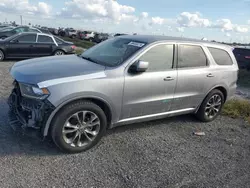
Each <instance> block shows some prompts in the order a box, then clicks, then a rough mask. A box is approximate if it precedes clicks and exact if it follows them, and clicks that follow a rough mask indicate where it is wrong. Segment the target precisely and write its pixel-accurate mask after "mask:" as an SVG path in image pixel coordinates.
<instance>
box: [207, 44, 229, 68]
mask: <svg viewBox="0 0 250 188" xmlns="http://www.w3.org/2000/svg"><path fill="white" fill-rule="evenodd" d="M208 49H209V51H210V53H211V54H212V56H213V58H214V61H215V62H216V64H218V65H232V64H233V61H232V59H231V57H230V56H229V54H228V53H227V52H226V51H225V50H222V49H218V48H210V47H209V48H208Z"/></svg>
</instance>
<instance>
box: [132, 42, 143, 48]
mask: <svg viewBox="0 0 250 188" xmlns="http://www.w3.org/2000/svg"><path fill="white" fill-rule="evenodd" d="M128 45H130V46H136V47H139V48H141V47H143V46H144V45H145V43H140V42H130V43H128Z"/></svg>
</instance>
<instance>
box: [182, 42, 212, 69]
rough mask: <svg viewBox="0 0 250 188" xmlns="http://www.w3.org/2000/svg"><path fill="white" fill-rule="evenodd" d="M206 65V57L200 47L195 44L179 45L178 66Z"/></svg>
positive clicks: (193, 66)
mask: <svg viewBox="0 0 250 188" xmlns="http://www.w3.org/2000/svg"><path fill="white" fill-rule="evenodd" d="M204 66H207V57H206V55H205V53H204V51H203V49H202V48H201V46H196V45H186V44H185V45H184V44H181V45H179V50H178V68H195V67H204Z"/></svg>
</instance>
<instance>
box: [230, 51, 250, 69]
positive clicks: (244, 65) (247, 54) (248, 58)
mask: <svg viewBox="0 0 250 188" xmlns="http://www.w3.org/2000/svg"><path fill="white" fill-rule="evenodd" d="M233 53H234V55H235V57H236V60H237V62H238V65H239V68H241V69H248V70H250V48H243V47H235V48H234V50H233Z"/></svg>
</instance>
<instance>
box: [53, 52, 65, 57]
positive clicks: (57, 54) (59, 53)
mask: <svg viewBox="0 0 250 188" xmlns="http://www.w3.org/2000/svg"><path fill="white" fill-rule="evenodd" d="M55 55H56V56H59V55H64V53H63V52H62V51H57V52H56V53H55Z"/></svg>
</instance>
